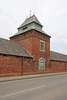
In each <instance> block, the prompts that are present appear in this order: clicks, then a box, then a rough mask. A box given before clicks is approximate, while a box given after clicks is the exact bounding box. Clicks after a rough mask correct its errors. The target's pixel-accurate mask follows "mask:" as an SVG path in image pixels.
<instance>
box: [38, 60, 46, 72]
mask: <svg viewBox="0 0 67 100" xmlns="http://www.w3.org/2000/svg"><path fill="white" fill-rule="evenodd" d="M41 59H43V60H44V68H41V67H40V60H41ZM44 69H45V59H44V58H40V59H39V70H44Z"/></svg>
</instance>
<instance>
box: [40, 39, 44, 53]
mask: <svg viewBox="0 0 67 100" xmlns="http://www.w3.org/2000/svg"><path fill="white" fill-rule="evenodd" d="M41 42H43V43H44V50H41ZM40 51H41V52H45V41H43V40H40Z"/></svg>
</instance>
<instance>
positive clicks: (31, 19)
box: [18, 15, 42, 28]
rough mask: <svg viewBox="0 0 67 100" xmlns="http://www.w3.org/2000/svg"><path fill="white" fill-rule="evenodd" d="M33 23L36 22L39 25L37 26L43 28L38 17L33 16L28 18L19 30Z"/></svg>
mask: <svg viewBox="0 0 67 100" xmlns="http://www.w3.org/2000/svg"><path fill="white" fill-rule="evenodd" d="M31 22H35V23H37V24H39V25H41V26H42V24H41V23H40V22H39V20H38V19H37V17H36V16H35V15H33V16H31V17H29V18H27V19H26V20H25V21H24V22H23V23H22V24H21V25H20V26H19V27H18V28H21V27H22V26H25V25H27V24H29V23H31Z"/></svg>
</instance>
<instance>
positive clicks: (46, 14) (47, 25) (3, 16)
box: [0, 0, 67, 54]
mask: <svg viewBox="0 0 67 100" xmlns="http://www.w3.org/2000/svg"><path fill="white" fill-rule="evenodd" d="M30 10H31V11H32V12H31V14H34V12H35V15H36V16H37V18H38V19H39V21H40V22H41V24H42V25H43V30H44V31H45V32H46V33H47V34H49V35H50V36H51V45H50V48H51V50H52V51H56V52H60V53H64V54H67V0H0V38H6V39H9V37H10V36H12V35H13V34H15V33H16V32H17V28H18V27H19V26H20V25H21V24H22V23H23V21H24V20H25V19H26V18H27V17H29V16H30Z"/></svg>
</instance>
